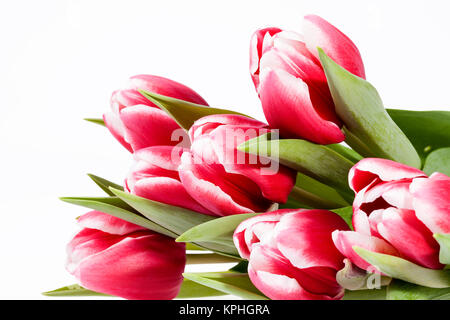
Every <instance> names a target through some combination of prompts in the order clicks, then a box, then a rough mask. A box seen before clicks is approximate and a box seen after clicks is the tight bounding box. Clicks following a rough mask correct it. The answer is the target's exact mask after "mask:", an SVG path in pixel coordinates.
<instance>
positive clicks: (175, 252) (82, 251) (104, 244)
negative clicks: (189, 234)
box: [66, 211, 186, 300]
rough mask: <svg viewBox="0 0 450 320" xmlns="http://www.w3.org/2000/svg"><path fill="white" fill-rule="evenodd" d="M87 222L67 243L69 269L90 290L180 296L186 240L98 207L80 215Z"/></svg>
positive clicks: (130, 296) (133, 296)
mask: <svg viewBox="0 0 450 320" xmlns="http://www.w3.org/2000/svg"><path fill="white" fill-rule="evenodd" d="M78 224H79V225H80V226H81V227H82V228H83V229H82V230H81V231H80V232H79V233H78V234H77V235H76V236H75V237H74V238H73V239H72V241H71V242H70V243H69V244H68V246H67V254H68V258H67V264H66V268H67V270H68V271H69V272H70V273H71V274H72V275H74V276H75V277H76V278H77V279H78V281H79V282H80V284H81V285H82V286H83V287H85V288H87V289H90V290H93V291H96V292H101V293H106V294H110V295H114V296H119V297H122V298H126V299H139V300H141V299H152V300H166V299H173V298H175V297H176V296H177V294H178V291H179V290H180V286H181V283H182V281H183V277H182V273H183V271H184V266H185V262H186V254H185V245H184V244H183V243H178V242H175V241H174V240H173V239H171V238H168V237H166V236H163V235H161V234H158V233H155V232H152V231H150V230H148V229H145V228H142V227H140V226H137V225H134V224H132V223H129V222H127V221H124V220H121V219H118V218H115V217H113V216H110V215H107V214H106V213H102V212H99V211H91V212H88V213H86V214H84V215H83V216H81V217H80V218H79V219H78Z"/></svg>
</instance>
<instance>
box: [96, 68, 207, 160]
mask: <svg viewBox="0 0 450 320" xmlns="http://www.w3.org/2000/svg"><path fill="white" fill-rule="evenodd" d="M138 90H145V91H148V92H153V93H157V94H161V95H164V96H168V97H171V98H176V99H180V100H185V101H189V102H192V103H196V104H201V105H205V106H207V105H208V104H207V103H206V101H205V100H204V99H203V98H202V97H201V96H200V95H198V94H197V93H196V92H195V91H193V90H192V89H190V88H188V87H186V86H185V85H183V84H181V83H178V82H175V81H172V80H170V79H166V78H163V77H158V76H153V75H137V76H134V77H131V78H130V80H129V84H128V87H127V88H125V89H123V90H117V91H114V92H113V94H112V96H111V109H112V111H111V112H109V113H106V114H104V115H103V119H104V121H105V125H106V126H107V127H108V129H109V130H110V131H111V133H112V135H113V136H114V137H115V138H116V139H117V140H118V141H119V142H120V143H121V144H122V145H123V146H124V147H125V148H127V149H128V150H129V151H130V152H133V151H136V150H139V149H142V148H146V147H151V146H155V145H177V144H178V143H180V139H183V138H184V139H185V140H186V141H188V139H187V137H186V136H184V135H183V130H181V129H180V127H179V126H178V124H177V123H176V122H175V120H173V119H172V118H171V117H170V116H169V115H168V114H167V113H165V112H164V111H163V110H161V109H159V108H158V107H157V106H156V105H155V104H154V103H152V102H151V101H150V100H148V99H146V98H145V97H144V96H143V95H141V94H140V93H139V91H138ZM176 130H178V131H176ZM175 131H176V134H175V136H174V137H172V135H173V134H174V132H175Z"/></svg>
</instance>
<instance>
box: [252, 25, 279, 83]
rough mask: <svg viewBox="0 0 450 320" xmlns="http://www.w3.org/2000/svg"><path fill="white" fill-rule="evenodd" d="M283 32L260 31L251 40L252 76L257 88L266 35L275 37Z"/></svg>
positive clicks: (269, 29)
mask: <svg viewBox="0 0 450 320" xmlns="http://www.w3.org/2000/svg"><path fill="white" fill-rule="evenodd" d="M278 32H281V29H278V28H264V29H259V30H257V31H256V32H255V33H253V35H252V38H251V40H250V75H251V77H252V81H253V84H254V85H255V88H256V89H258V86H259V59H260V58H261V56H262V47H263V41H264V37H265V36H266V34H269V36H273V35H274V34H276V33H278Z"/></svg>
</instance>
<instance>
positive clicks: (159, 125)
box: [120, 105, 189, 150]
mask: <svg viewBox="0 0 450 320" xmlns="http://www.w3.org/2000/svg"><path fill="white" fill-rule="evenodd" d="M120 119H121V120H122V122H123V125H124V127H125V140H126V141H127V142H128V143H129V144H130V145H131V146H132V147H133V150H139V149H142V148H146V147H150V146H154V145H177V144H179V143H180V141H181V142H185V141H189V138H188V136H187V134H186V133H185V132H184V130H183V129H181V128H180V127H179V126H178V124H177V123H176V122H175V120H173V119H172V118H170V117H169V116H168V115H167V114H166V113H165V112H164V111H162V110H160V109H157V108H152V107H148V106H143V105H138V106H133V107H128V108H125V109H123V110H122V111H121V112H120Z"/></svg>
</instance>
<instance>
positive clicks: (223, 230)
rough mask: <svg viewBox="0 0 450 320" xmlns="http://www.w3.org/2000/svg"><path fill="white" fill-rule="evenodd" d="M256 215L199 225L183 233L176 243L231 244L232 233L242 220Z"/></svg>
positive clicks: (235, 216)
mask: <svg viewBox="0 0 450 320" xmlns="http://www.w3.org/2000/svg"><path fill="white" fill-rule="evenodd" d="M256 215H257V214H256V213H248V214H235V215H231V216H227V217H221V218H217V219H214V220H210V221H207V222H205V223H202V224H199V225H197V226H195V227H193V228H191V229H188V230H187V231H185V232H184V233H183V234H182V235H180V236H179V237H178V238H177V239H176V241H179V242H199V241H213V242H219V243H229V244H230V245H234V244H233V233H234V230H235V229H236V227H237V226H238V225H239V224H240V223H241V222H242V221H244V220H247V219H249V218H251V217H254V216H256Z"/></svg>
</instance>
